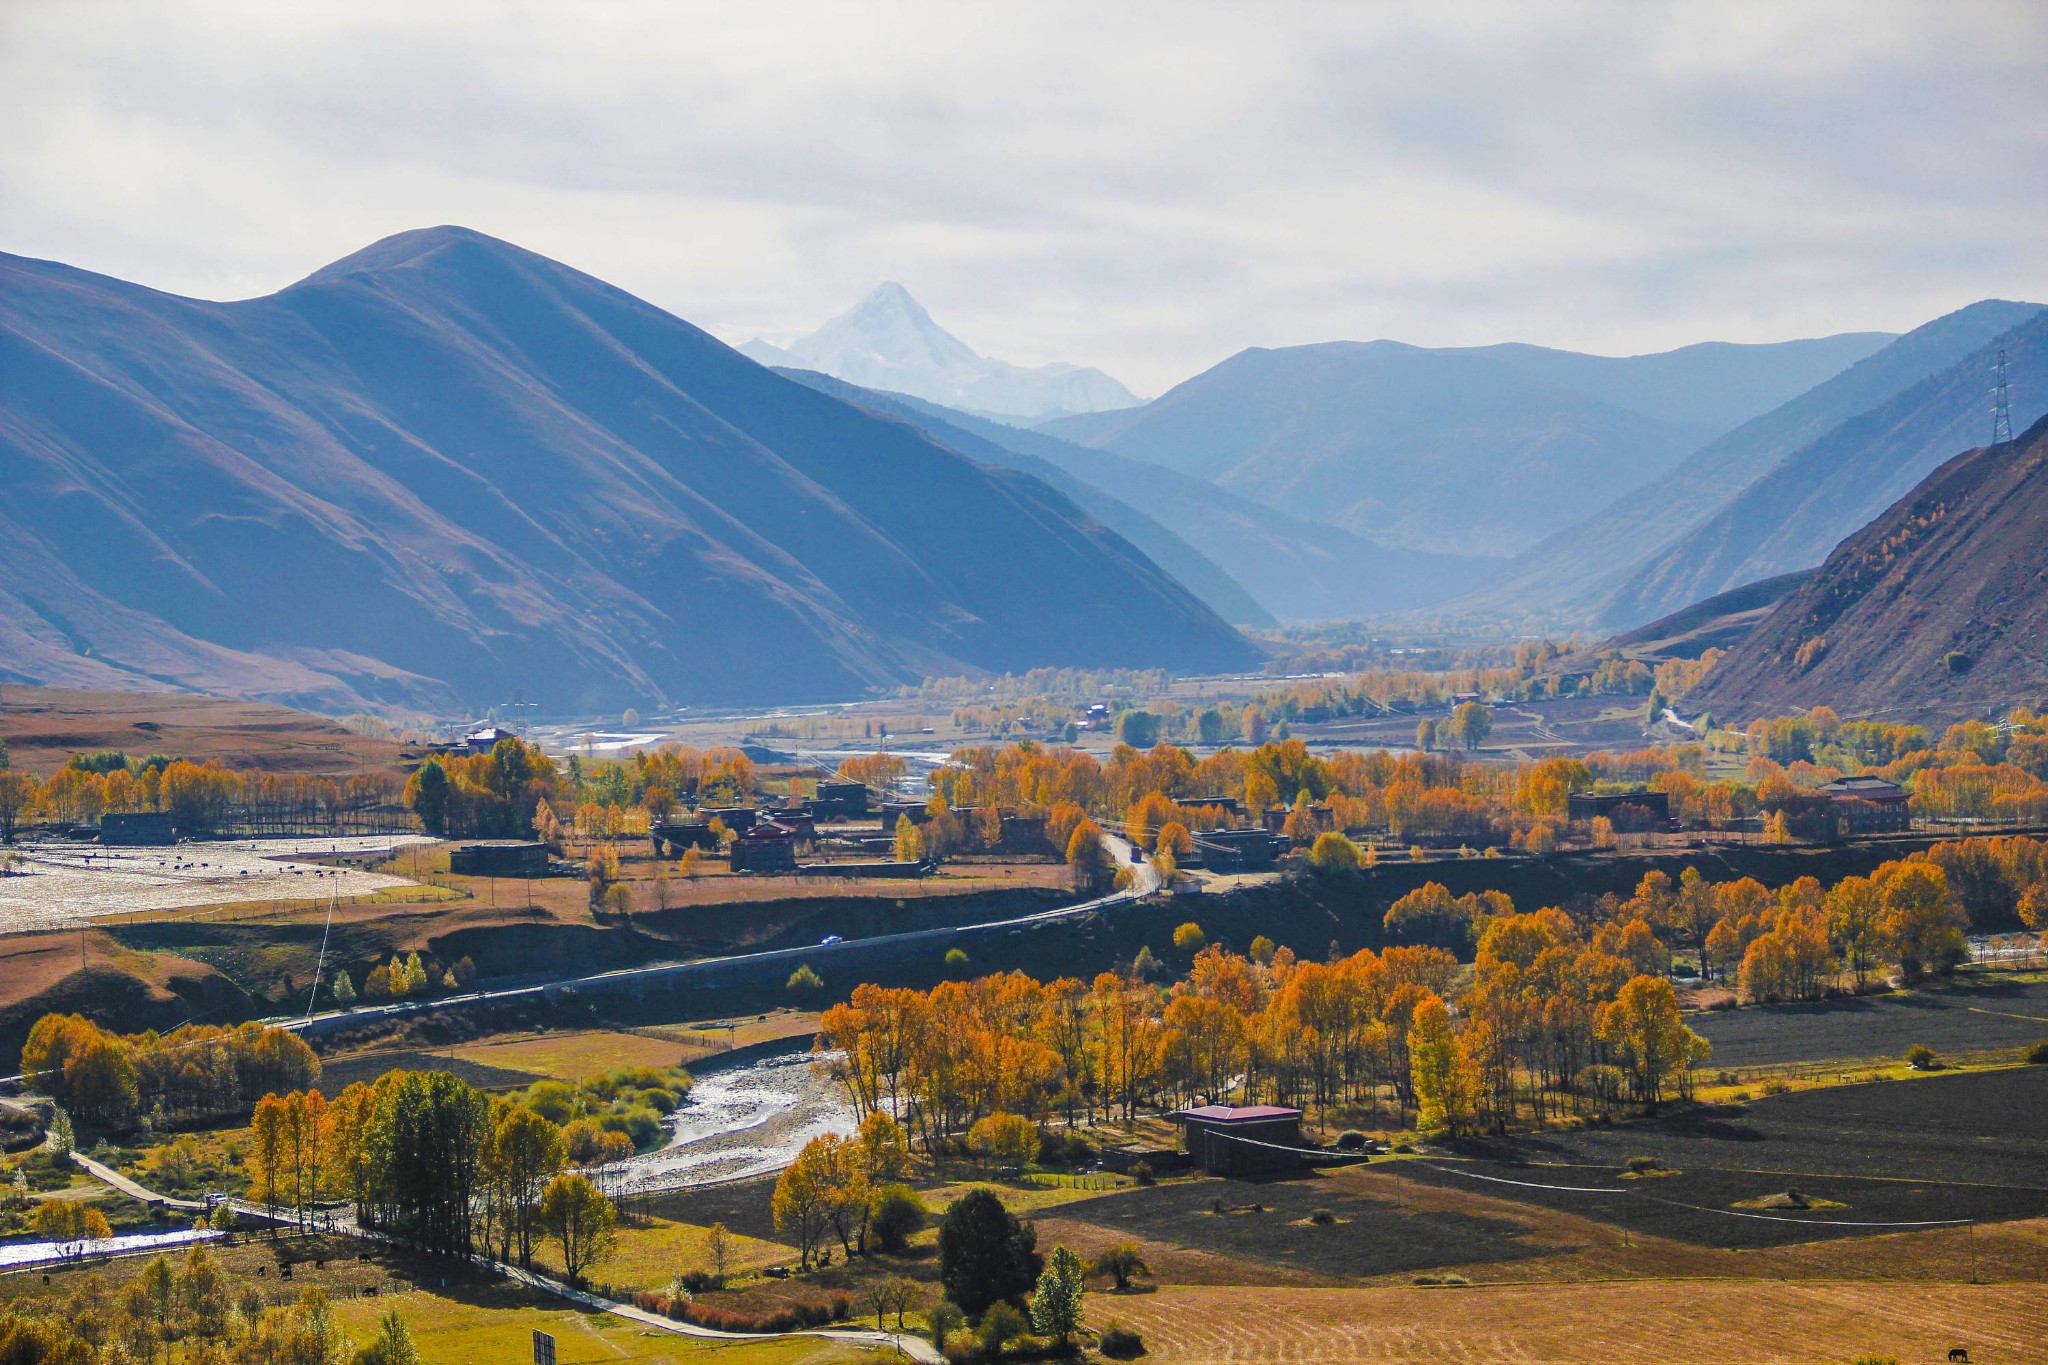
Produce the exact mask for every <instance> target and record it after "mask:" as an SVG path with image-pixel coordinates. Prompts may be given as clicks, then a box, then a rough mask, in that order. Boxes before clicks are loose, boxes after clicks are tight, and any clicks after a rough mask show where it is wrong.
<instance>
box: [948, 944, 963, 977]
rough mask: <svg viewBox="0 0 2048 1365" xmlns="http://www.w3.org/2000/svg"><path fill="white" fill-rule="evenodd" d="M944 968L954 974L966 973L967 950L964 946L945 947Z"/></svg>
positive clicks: (961, 974)
mask: <svg viewBox="0 0 2048 1365" xmlns="http://www.w3.org/2000/svg"><path fill="white" fill-rule="evenodd" d="M946 970H947V971H949V972H951V973H952V974H953V975H954V976H965V975H966V974H967V950H966V949H964V948H948V949H946Z"/></svg>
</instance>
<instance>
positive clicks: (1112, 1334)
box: [1096, 1322, 1145, 1360]
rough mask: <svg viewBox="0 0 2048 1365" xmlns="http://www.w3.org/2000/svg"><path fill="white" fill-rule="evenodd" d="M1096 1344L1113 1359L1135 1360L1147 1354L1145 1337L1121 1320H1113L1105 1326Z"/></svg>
mask: <svg viewBox="0 0 2048 1365" xmlns="http://www.w3.org/2000/svg"><path fill="white" fill-rule="evenodd" d="M1096 1345H1097V1346H1098V1347H1100V1348H1101V1351H1102V1353H1103V1354H1104V1355H1106V1356H1108V1357H1109V1358H1110V1359H1111V1360H1135V1359H1136V1358H1137V1357H1139V1356H1141V1355H1143V1354H1145V1338H1143V1337H1141V1336H1139V1335H1138V1334H1137V1333H1136V1332H1133V1331H1132V1330H1131V1329H1130V1328H1128V1327H1126V1326H1124V1325H1123V1324H1122V1323H1120V1322H1112V1323H1111V1324H1109V1326H1107V1327H1105V1328H1103V1329H1102V1336H1101V1338H1100V1339H1099V1340H1098V1341H1097V1342H1096Z"/></svg>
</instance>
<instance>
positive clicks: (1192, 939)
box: [1173, 920, 1209, 954]
mask: <svg viewBox="0 0 2048 1365" xmlns="http://www.w3.org/2000/svg"><path fill="white" fill-rule="evenodd" d="M1208 942H1209V940H1208V937H1207V936H1206V935H1205V934H1203V933H1202V926H1201V925H1199V924H1196V923H1195V922H1194V921H1193V920H1189V921H1188V922H1187V923H1186V924H1183V925H1181V926H1180V928H1178V929H1176V930H1174V931H1173V946H1174V947H1175V948H1177V949H1179V950H1180V951H1181V952H1183V953H1189V954H1193V953H1199V952H1201V951H1202V949H1203V948H1204V947H1206V946H1207V945H1208Z"/></svg>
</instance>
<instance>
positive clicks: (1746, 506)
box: [1601, 309, 2048, 626]
mask: <svg viewBox="0 0 2048 1365" xmlns="http://www.w3.org/2000/svg"><path fill="white" fill-rule="evenodd" d="M2000 350H2004V351H2005V352H2007V356H2008V362H2009V366H2010V370H2011V373H2012V376H2013V385H2012V417H2013V423H2014V425H2015V426H2016V427H2019V426H2025V425H2028V424H2030V423H2032V422H2033V421H2034V420H2035V419H2037V418H2039V417H2040V416H2042V415H2043V414H2044V413H2048V310H2043V309H2035V310H2034V312H2033V313H2032V314H2031V316H2029V317H2028V318H2027V319H2026V320H2025V321H2023V322H2021V323H2020V324H2019V325H2018V326H2015V327H2013V328H2011V329H2010V330H2007V331H2004V332H2001V333H1999V334H1998V335H1996V336H1994V337H1992V338H1991V339H1989V340H1988V341H1985V342H1984V343H1983V344H1981V345H1979V346H1978V347H1976V348H1975V349H1974V350H1972V351H1971V352H1970V353H1969V354H1967V355H1965V356H1963V357H1962V358H1961V359H1959V360H1957V361H1956V362H1955V363H1954V364H1951V365H1949V366H1947V367H1946V368H1944V369H1942V370H1941V371H1939V372H1938V373H1935V374H1931V375H1929V376H1928V377H1926V378H1924V379H1922V380H1920V381H1919V382H1918V383H1916V384H1913V385H1912V386H1910V387H1908V388H1906V389H1904V390H1903V391H1901V392H1899V393H1897V394H1895V395H1893V396H1892V397H1891V398H1890V399H1889V400H1887V401H1886V402H1883V403H1881V404H1879V405H1877V406H1876V407H1873V408H1871V409H1870V410H1869V411H1867V412H1862V413H1859V414H1857V415H1856V416H1854V417H1851V418H1850V419H1848V420H1847V421H1845V422H1843V423H1842V424H1841V425H1839V426H1837V427H1835V428H1834V429H1832V430H1831V431H1829V432H1828V433H1827V434H1825V435H1824V436H1822V437H1820V438H1819V439H1818V440H1815V441H1812V442H1810V443H1808V444H1806V445H1804V446H1801V447H1800V448H1798V449H1797V450H1794V451H1793V452H1791V453H1790V454H1788V455H1786V456H1785V457H1784V458H1783V459H1781V460H1780V461H1778V463H1777V464H1775V465H1774V466H1772V468H1771V469H1770V470H1769V471H1767V472H1766V473H1764V474H1763V475H1762V476H1761V477H1759V478H1757V479H1755V480H1754V481H1753V482H1751V483H1750V484H1749V485H1748V486H1747V487H1745V488H1743V489H1742V490H1741V491H1740V492H1739V493H1737V494H1736V495H1735V496H1734V497H1732V498H1731V499H1729V500H1728V502H1727V503H1726V504H1725V505H1723V506H1722V507H1721V508H1720V509H1719V510H1718V511H1716V512H1715V513H1714V515H1713V516H1712V517H1710V518H1708V519H1707V520H1705V521H1703V522H1701V523H1700V524H1699V525H1698V526H1697V527H1695V528H1694V529H1693V530H1692V531H1691V532H1690V533H1688V534H1687V535H1686V536H1685V537H1683V538H1682V539H1680V540H1677V541H1675V542H1673V543H1672V544H1670V545H1668V546H1667V547H1665V548H1664V549H1663V550H1661V551H1659V552H1658V553H1657V554H1656V555H1654V556H1653V557H1651V558H1650V559H1648V560H1646V561H1645V562H1644V563H1643V564H1641V565H1640V566H1639V567H1638V568H1636V570H1635V571H1634V572H1633V573H1632V574H1631V575H1630V576H1629V577H1628V579H1627V580H1626V581H1624V582H1623V583H1622V584H1621V585H1620V586H1619V587H1618V588H1617V589H1616V590H1615V592H1614V595H1613V596H1612V598H1611V599H1609V601H1608V602H1607V604H1606V605H1605V607H1604V608H1603V610H1602V612H1601V619H1602V620H1603V621H1604V622H1605V623H1607V624H1610V625H1614V626H1626V625H1633V624H1635V623H1636V622H1639V621H1642V620H1646V619H1648V618H1650V617H1654V616H1659V615H1662V614H1664V613H1665V612H1668V611H1675V610H1677V609H1678V608H1679V607H1682V606H1684V605H1685V604H1686V603H1688V602H1692V601H1696V600H1697V599H1699V598H1702V597H1706V596H1710V595H1712V594H1714V593H1717V592H1722V591H1725V590H1726V589H1728V588H1732V587H1735V586H1738V585H1740V584H1743V583H1747V582H1751V581H1754V580H1756V579H1760V578H1768V577H1771V576H1773V575H1775V574H1781V573H1788V572H1790V571H1792V570H1794V569H1800V568H1806V567H1808V566H1810V565H1814V564H1818V563H1820V562H1821V561H1822V560H1824V559H1826V558H1827V556H1828V553H1829V552H1830V551H1831V550H1833V549H1834V548H1835V546H1836V545H1837V544H1838V543H1840V542H1841V541H1842V539H1843V538H1844V537H1846V536H1849V535H1851V534H1852V533H1854V532H1855V531H1857V530H1858V529H1859V528H1861V527H1862V526H1863V525H1865V524H1866V523H1867V522H1869V521H1870V520H1871V519H1872V518H1874V517H1876V516H1878V515H1879V514H1880V513H1881V512H1883V511H1884V509H1885V508H1886V507H1888V506H1889V505H1890V504H1891V503H1892V502H1893V501H1894V500H1896V499H1898V498H1899V497H1901V496H1903V495H1904V494H1905V493H1906V491H1907V490H1908V489H1910V488H1912V487H1913V485H1914V484H1916V483H1918V482H1919V481H1920V480H1921V479H1922V478H1924V477H1926V475H1927V474H1928V472H1929V471H1930V470H1932V469H1934V468H1935V467H1936V466H1938V465H1940V464H1941V463H1942V462H1943V461H1945V460H1946V459H1947V458H1948V457H1949V455H1950V454H1951V453H1953V452H1954V451H1957V450H1963V449H1966V448H1968V447H1969V446H1971V445H1972V444H1973V443H1975V442H1977V441H1982V440H1984V439H1985V438H1986V437H1987V436H1989V435H1990V431H1991V389H1992V383H1993V370H1994V367H1995V365H1996V360H1997V354H1998V352H1999V351H2000Z"/></svg>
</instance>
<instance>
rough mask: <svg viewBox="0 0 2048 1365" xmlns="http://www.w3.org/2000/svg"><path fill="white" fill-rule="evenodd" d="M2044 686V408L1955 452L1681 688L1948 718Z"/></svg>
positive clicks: (1741, 701)
mask: <svg viewBox="0 0 2048 1365" xmlns="http://www.w3.org/2000/svg"><path fill="white" fill-rule="evenodd" d="M2044 698H2048V418H2044V419H2043V420H2041V421H2040V422H2037V423H2035V424H2034V426H2033V427H2032V428H2031V429H2029V430H2028V431H2027V432H2025V433H2024V434H2023V435H2022V436H2021V437H2020V438H2019V439H2018V440H2017V441H2013V442H2010V443H2008V444H2005V445H1996V446H1986V447H1983V448H1982V449H1978V450H1972V451H1969V452H1968V453H1966V454H1962V455H1958V456H1956V457H1955V458H1954V459H1952V460H1950V461H1949V462H1948V463H1946V464H1944V465H1942V466H1941V468H1939V469H1937V470H1935V471H1934V472H1933V473H1932V474H1930V475H1928V476H1927V478H1926V479H1924V480H1923V481H1922V482H1921V483H1920V485H1919V486H1918V487H1917V488H1915V489H1914V490H1913V491H1912V492H1910V493H1908V494H1907V495H1906V496H1905V497H1904V498H1901V499H1900V500H1899V501H1898V502H1897V503H1895V504H1893V505H1892V506H1891V507H1890V508H1889V509H1888V510H1886V511H1885V512H1884V513H1883V515H1881V516H1879V517H1878V518H1877V519H1876V520H1875V521H1873V522H1871V523H1870V524H1869V525H1868V526H1865V527H1864V528H1863V529H1862V530H1861V531H1858V532H1857V533H1856V534H1855V535H1853V536H1850V537H1849V538H1848V539H1847V540H1845V541H1843V542H1842V543H1841V545H1839V546H1838V547H1836V549H1835V552H1834V553H1833V554H1831V555H1829V556H1828V559H1827V562H1826V563H1825V564H1823V565H1822V566H1821V568H1820V571H1819V572H1818V573H1816V574H1815V575H1814V576H1813V578H1812V579H1811V580H1810V581H1808V582H1807V583H1806V584H1805V585H1804V586H1803V587H1801V588H1800V589H1799V590H1798V591H1797V592H1795V593H1793V594H1792V595H1791V596H1789V597H1787V598H1786V599H1785V600H1784V601H1783V602H1781V603H1779V604H1778V607H1777V608H1776V610H1774V611H1773V612H1772V613H1771V614H1770V616H1769V617H1767V618H1766V619H1765V620H1764V622H1763V623H1762V624H1761V625H1759V626H1758V627H1757V628H1756V630H1755V631H1754V632H1752V633H1751V634H1750V635H1749V637H1748V638H1747V639H1745V640H1743V642H1742V643H1741V644H1740V645H1738V646H1736V648H1735V649H1734V650H1733V651H1731V652H1730V654H1729V656H1728V657H1727V658H1726V659H1723V660H1722V661H1721V662H1720V664H1719V665H1717V666H1716V667H1715V669H1714V671H1713V672H1712V673H1711V674H1710V675H1708V677H1707V680H1706V681H1705V683H1703V684H1702V685H1701V686H1700V687H1699V688H1698V689H1696V690H1695V691H1694V692H1693V693H1692V694H1691V695H1690V696H1688V697H1687V698H1686V700H1687V702H1688V703H1689V704H1692V705H1697V706H1699V707H1702V708H1704V709H1706V710H1710V711H1712V712H1713V713H1714V714H1715V715H1716V716H1721V717H1725V718H1728V719H1736V720H1747V719H1751V718H1754V717H1757V716H1764V715H1782V714H1785V713H1787V712H1789V711H1792V710H1794V709H1798V708H1804V707H1810V706H1816V705H1820V704H1822V703H1825V704H1827V705H1829V706H1832V707H1834V708H1835V710H1837V711H1838V712H1840V713H1841V714H1842V715H1843V716H1845V717H1867V718H1873V719H1880V720H1898V721H1934V722H1938V721H1943V720H1954V719H1959V718H1962V717H1965V716H1971V715H1992V714H1998V713H2002V712H2004V711H2005V710H2006V709H2008V708H2010V707H2012V706H2015V705H2018V704H2021V703H2026V704H2029V705H2035V706H2038V705H2040V704H2041V702H2042V701H2043V699H2044Z"/></svg>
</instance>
